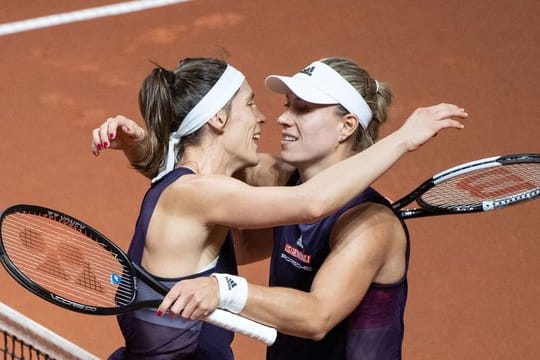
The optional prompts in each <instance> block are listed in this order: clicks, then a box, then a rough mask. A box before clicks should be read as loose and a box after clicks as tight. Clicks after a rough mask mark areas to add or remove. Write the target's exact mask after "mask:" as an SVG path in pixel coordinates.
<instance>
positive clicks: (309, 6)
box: [0, 0, 540, 360]
mask: <svg viewBox="0 0 540 360" xmlns="http://www.w3.org/2000/svg"><path fill="white" fill-rule="evenodd" d="M110 3H111V1H106V0H85V1H82V0H76V1H75V0H73V1H49V0H33V1H31V2H30V1H28V2H26V1H25V2H21V1H19V0H2V1H1V6H0V23H7V22H12V21H18V20H24V19H28V18H32V17H38V16H44V15H50V14H55V13H61V12H67V11H74V10H80V9H83V8H87V7H92V6H101V5H107V4H110ZM539 14H540V3H539V2H538V1H535V0H528V1H526V0H520V1H506V0H493V1H470V0H454V1H446V0H413V1H410V0H407V1H406V0H393V1H356V0H349V1H345V0H333V1H312V0H296V1H291V0H272V1H258V0H249V1H247V0H242V1H240V0H238V1H232V0H231V1H225V0H212V1H210V0H196V1H192V2H187V3H181V4H177V5H172V6H168V7H163V8H157V9H153V10H147V11H143V12H137V13H131V14H126V15H120V16H114V17H107V18H101V19H96V20H90V21H84V22H79V23H73V24H67V25H61V26H56V27H51V28H47V29H40V30H33V31H28V32H24V33H18V34H12V35H7V36H2V37H0V51H1V57H0V79H2V85H1V86H0V104H1V105H0V107H1V109H2V112H1V116H0V135H1V139H2V140H1V141H0V156H1V162H0V166H1V174H2V177H1V179H0V208H5V207H7V206H10V205H12V204H15V203H32V204H39V205H45V206H48V207H52V208H56V209H58V210H61V211H64V212H67V213H69V214H72V215H74V216H75V217H79V218H81V219H82V220H85V221H87V222H88V223H90V224H91V225H93V226H94V227H96V228H97V229H99V230H101V231H102V232H103V233H104V234H106V235H107V236H109V237H110V238H112V239H113V240H114V241H116V242H117V243H118V244H120V245H121V246H122V247H123V248H124V249H125V248H127V245H128V243H129V240H130V236H131V232H132V229H133V226H134V223H135V220H136V216H137V213H138V207H139V202H140V200H141V198H142V196H143V193H144V192H145V190H146V188H147V186H148V184H149V182H148V181H147V180H146V179H145V178H143V177H142V176H140V175H138V174H136V173H135V172H134V171H133V170H131V169H130V168H129V166H128V164H127V162H126V161H125V159H124V158H123V156H122V154H121V153H114V152H105V153H103V154H102V155H101V156H100V157H99V158H97V159H96V158H94V157H93V156H92V154H91V153H90V132H91V130H92V129H93V128H95V127H96V126H97V125H98V124H100V123H101V122H102V121H104V120H105V119H106V118H107V117H109V116H112V115H116V114H124V115H127V116H129V117H132V118H134V119H136V120H138V121H140V116H139V114H138V109H137V101H136V99H137V92H138V88H139V85H140V83H141V81H142V79H143V78H144V76H145V75H146V74H147V73H148V72H149V71H150V70H151V68H152V65H151V64H150V62H149V60H154V61H157V62H159V63H160V64H162V65H164V66H166V67H170V68H172V67H174V66H175V64H176V63H177V61H178V60H179V59H181V58H183V57H188V56H191V57H193V56H215V57H220V56H222V55H224V54H226V53H228V54H229V57H228V60H229V61H230V62H231V63H232V64H234V65H235V66H237V67H238V68H239V69H241V70H242V71H244V72H245V74H246V76H247V77H248V78H249V80H250V84H251V85H252V87H253V88H254V90H255V92H256V94H257V102H258V104H259V106H260V107H261V108H262V110H263V111H264V112H265V113H266V115H267V119H268V121H267V123H266V125H265V127H264V133H263V139H262V140H261V146H260V148H262V150H263V151H268V152H273V153H277V152H278V151H279V139H280V135H279V127H278V126H277V125H276V122H275V119H276V117H277V116H278V114H279V113H280V111H281V109H282V105H283V99H282V97H281V96H279V95H276V94H273V93H271V92H269V91H268V90H266V89H265V88H264V86H263V79H264V77H265V76H266V75H268V74H270V73H279V74H293V73H295V72H296V71H297V70H299V69H300V68H302V67H303V66H304V65H306V64H308V63H309V62H311V61H312V60H315V59H318V58H321V57H326V56H334V55H339V56H347V57H350V58H352V59H354V60H355V61H357V62H358V63H359V64H361V65H362V66H363V67H365V68H366V69H368V70H369V71H370V73H371V74H372V75H373V76H374V77H375V78H377V79H378V80H379V81H384V82H387V83H388V84H389V85H390V87H391V88H392V90H393V91H394V94H395V102H394V104H393V106H392V108H391V112H390V120H389V122H388V123H387V124H386V126H385V127H384V134H387V133H388V132H389V131H392V130H394V129H396V128H397V127H398V126H399V125H400V124H401V123H402V121H403V120H404V119H406V117H407V116H408V115H409V114H410V113H411V112H412V111H413V110H414V109H415V108H417V107H421V106H427V105H433V104H437V103H439V102H451V103H456V104H459V105H461V106H463V107H464V108H465V109H466V110H467V111H468V112H469V114H470V117H469V119H468V120H467V121H466V129H465V130H464V131H447V132H445V133H444V134H441V135H439V136H438V137H437V138H435V139H434V140H433V141H431V142H430V143H429V144H428V145H426V146H424V147H423V148H421V149H420V150H418V151H416V152H414V153H410V154H407V155H406V156H405V157H404V158H403V159H402V160H401V161H400V162H399V163H398V164H397V165H395V166H394V167H393V168H392V169H391V170H390V171H389V172H388V173H387V174H385V175H384V176H383V177H382V178H381V179H380V180H379V181H378V182H377V184H376V186H377V188H378V189H380V190H381V191H383V192H384V193H385V194H386V195H387V196H389V197H391V198H393V199H396V198H398V197H399V196H400V195H404V194H405V193H407V192H408V191H409V190H412V188H413V187H414V186H416V185H417V184H418V183H419V182H421V181H423V180H425V179H426V178H428V177H430V176H432V175H433V174H435V173H437V172H439V171H442V170H444V169H446V168H448V167H450V166H454V165H457V164H459V163H462V162H467V161H471V160H475V159H479V158H483V157H488V156H494V155H499V154H509V153H519V152H540V143H539V139H538V134H539V132H540V122H539V120H540V100H539V99H538V94H540V70H539V65H540V64H539V60H538V59H539V58H540V47H539V46H538V44H539V43H540V20H539V19H540V17H539ZM358 171H361V169H358ZM239 216H241V214H240V215H239ZM539 220H540V201H534V202H530V203H527V204H524V205H521V206H517V207H512V208H508V209H504V210H500V211H495V212H492V213H485V214H476V215H459V216H446V217H439V218H428V219H417V220H411V221H410V222H409V226H410V231H411V233H412V258H411V264H410V272H409V279H410V297H409V302H408V306H407V311H406V335H405V342H404V358H405V359H416V360H422V359H430V360H431V359H492V360H494V359H496V360H503V359H538V358H540V341H539V340H540V336H539V332H538V331H539V330H538V329H540V311H539V306H540V305H539V300H538V299H539V298H540V280H539V276H538V272H539V270H540V266H539V263H540V262H539V259H540V241H539V240H540V239H539V238H540V225H539V222H540V221H539ZM267 269H268V263H267V262H261V263H257V264H254V265H250V266H245V267H242V268H241V269H240V271H241V273H242V274H243V275H245V276H246V277H248V278H249V279H250V280H251V281H253V282H256V283H260V284H264V283H266V279H267ZM336 276H339V274H336ZM0 289H1V290H0V301H2V302H4V303H6V304H7V305H9V306H11V307H13V308H15V309H17V310H18V311H20V312H22V313H23V314H25V315H27V316H29V317H31V318H33V319H35V320H36V321H38V322H40V323H42V324H44V325H45V326H47V327H49V328H50V329H52V330H54V331H55V332H58V333H59V334H60V335H62V336H64V337H66V338H68V339H70V340H72V341H73V342H75V343H77V344H78V345H80V346H82V347H84V348H86V349H88V350H89V351H90V352H92V353H94V354H96V355H98V356H99V357H102V358H104V357H106V356H107V355H108V354H109V353H110V352H112V351H113V350H114V349H116V348H117V347H118V346H119V345H120V344H121V343H122V338H121V336H120V332H119V330H118V327H117V325H116V321H115V318H114V317H97V316H88V315H82V314H78V313H74V312H70V311H66V310H64V309H61V308H58V307H55V306H53V305H51V304H49V303H47V302H45V301H43V300H41V299H39V298H37V297H35V296H34V295H32V294H30V293H28V292H27V291H25V290H23V289H22V288H21V287H20V286H19V285H17V284H16V283H15V282H14V281H13V280H12V279H11V278H10V277H9V276H8V275H7V273H6V272H5V271H4V269H3V268H2V269H1V270H0ZM234 350H235V352H236V354H237V359H239V360H247V359H262V358H263V357H264V355H263V354H264V347H263V346H262V345H261V344H259V343H257V342H255V341H253V340H251V339H248V338H245V337H243V336H237V337H236V340H235V342H234Z"/></svg>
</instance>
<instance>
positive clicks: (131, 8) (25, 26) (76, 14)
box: [0, 0, 190, 36]
mask: <svg viewBox="0 0 540 360" xmlns="http://www.w3.org/2000/svg"><path fill="white" fill-rule="evenodd" d="M187 1H190V0H135V1H127V2H123V3H117V4H113V5H106V6H98V7H93V8H88V9H84V10H77V11H71V12H66V13H60V14H55V15H49V16H43V17H37V18H33V19H28V20H23V21H15V22H11V23H6V24H1V25H0V36H2V35H8V34H14V33H18V32H23V31H29V30H34V29H41V28H45V27H50V26H56V25H61V24H67V23H72V22H77V21H84V20H89V19H96V18H100V17H105V16H114V15H119V14H125V13H130V12H135V11H141V10H145V9H151V8H156V7H161V6H167V5H172V4H177V3H182V2H187Z"/></svg>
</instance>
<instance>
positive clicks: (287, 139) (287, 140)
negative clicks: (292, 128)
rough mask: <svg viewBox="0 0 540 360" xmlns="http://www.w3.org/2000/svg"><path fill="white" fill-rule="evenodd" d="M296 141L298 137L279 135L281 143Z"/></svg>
mask: <svg viewBox="0 0 540 360" xmlns="http://www.w3.org/2000/svg"><path fill="white" fill-rule="evenodd" d="M297 140H298V137H296V136H294V135H291V134H286V133H282V134H281V141H283V142H295V141H297Z"/></svg>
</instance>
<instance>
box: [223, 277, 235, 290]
mask: <svg viewBox="0 0 540 360" xmlns="http://www.w3.org/2000/svg"><path fill="white" fill-rule="evenodd" d="M225 278H226V279H227V287H228V288H229V290H232V289H233V288H234V287H235V286H236V285H237V284H236V282H235V281H234V280H233V279H231V278H230V277H228V276H226V277H225Z"/></svg>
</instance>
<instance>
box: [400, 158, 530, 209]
mask: <svg viewBox="0 0 540 360" xmlns="http://www.w3.org/2000/svg"><path fill="white" fill-rule="evenodd" d="M518 163H540V154H511V155H501V156H492V157H488V158H484V159H479V160H475V161H470V162H467V163H463V164H460V165H457V166H454V167H452V168H449V169H447V170H444V171H442V172H440V173H438V174H436V175H434V176H433V177H432V178H431V179H428V180H426V181H424V182H423V183H422V184H420V186H418V187H417V188H416V189H414V190H413V191H412V192H410V193H409V194H407V195H405V196H404V197H402V198H401V199H399V200H397V201H395V202H394V203H393V204H392V207H393V209H394V211H395V212H396V213H397V214H398V216H399V217H401V218H402V219H410V218H417V217H426V216H437V215H448V214H465V213H473V212H482V211H490V210H495V209H497V208H501V207H505V206H509V205H512V204H514V203H517V202H521V201H525V200H532V199H534V198H536V197H538V196H539V195H540V187H539V188H537V189H535V190H532V191H531V190H529V191H525V192H523V193H520V194H517V195H512V196H507V197H503V198H499V199H495V200H490V201H483V202H482V203H481V204H477V205H470V206H457V207H451V208H445V209H443V208H440V207H434V206H431V205H429V204H426V203H425V202H423V201H422V199H421V195H422V194H424V193H425V192H427V191H428V190H429V189H431V188H433V187H435V186H436V185H437V184H440V183H442V182H444V181H446V180H448V179H451V178H453V177H456V176H459V175H463V174H467V173H470V172H473V171H476V170H480V169H487V168H493V167H497V166H503V165H510V164H518ZM413 201H416V202H417V203H418V205H420V208H411V209H403V207H405V206H406V205H408V204H410V203H412V202H413Z"/></svg>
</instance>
